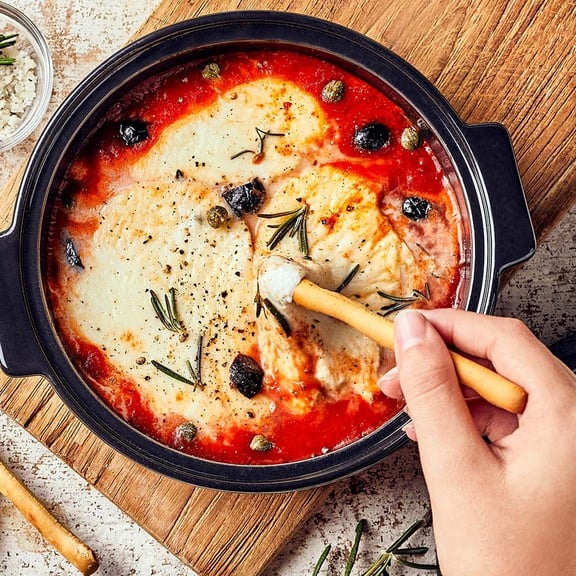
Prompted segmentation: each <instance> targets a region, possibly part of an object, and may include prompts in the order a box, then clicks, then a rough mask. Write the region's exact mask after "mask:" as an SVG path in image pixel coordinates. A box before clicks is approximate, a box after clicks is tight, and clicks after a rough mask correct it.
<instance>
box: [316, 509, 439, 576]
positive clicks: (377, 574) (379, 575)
mask: <svg viewBox="0 0 576 576" xmlns="http://www.w3.org/2000/svg"><path fill="white" fill-rule="evenodd" d="M430 521H431V515H430V513H428V514H426V515H425V516H424V518H422V519H420V520H417V521H416V522H414V523H412V524H411V525H410V526H409V527H408V528H407V529H406V530H405V531H404V532H403V533H402V534H401V536H400V537H399V538H397V539H396V540H395V541H394V542H393V543H392V544H391V545H390V546H388V548H386V550H384V552H382V553H381V554H380V556H379V557H378V558H377V559H376V561H375V562H374V563H372V564H371V565H370V566H369V567H368V569H367V570H366V571H364V572H362V576H389V572H388V568H389V567H390V566H391V565H392V564H393V563H397V564H401V565H403V566H406V567H408V568H414V569H416V570H425V571H438V566H437V565H436V564H428V563H420V562H414V561H412V560H409V559H408V558H405V556H422V555H424V554H426V553H427V552H428V547H426V546H415V547H408V548H403V547H402V545H403V544H404V543H405V542H406V541H407V540H408V539H409V538H411V537H412V536H413V535H414V534H415V533H416V532H418V530H420V529H421V528H424V527H426V526H429V525H430ZM365 527H366V520H364V519H362V520H360V521H359V522H358V524H357V525H356V535H355V538H354V543H353V545H352V549H351V550H350V554H349V556H348V561H347V563H346V567H345V569H344V576H350V575H351V574H352V570H353V568H354V565H355V563H356V557H357V555H358V548H359V546H360V539H361V538H362V534H363V532H364V529H365ZM330 550H331V546H330V545H328V546H326V548H324V550H323V552H322V554H321V556H320V558H319V559H318V561H317V562H316V565H315V566H314V572H313V573H312V576H318V574H319V573H320V569H321V567H322V565H323V564H324V562H325V561H326V559H327V557H328V554H329V552H330Z"/></svg>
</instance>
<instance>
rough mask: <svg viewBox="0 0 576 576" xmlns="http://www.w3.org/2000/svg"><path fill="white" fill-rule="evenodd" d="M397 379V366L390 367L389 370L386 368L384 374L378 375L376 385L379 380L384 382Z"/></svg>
mask: <svg viewBox="0 0 576 576" xmlns="http://www.w3.org/2000/svg"><path fill="white" fill-rule="evenodd" d="M397 379H398V367H397V366H394V367H393V368H390V370H388V372H386V374H382V376H380V378H379V379H378V386H380V382H383V383H386V382H390V381H392V380H397Z"/></svg>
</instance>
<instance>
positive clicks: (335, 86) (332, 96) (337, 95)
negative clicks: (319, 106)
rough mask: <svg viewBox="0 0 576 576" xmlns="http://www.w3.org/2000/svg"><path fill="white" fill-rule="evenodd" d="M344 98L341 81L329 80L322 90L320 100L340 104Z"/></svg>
mask: <svg viewBox="0 0 576 576" xmlns="http://www.w3.org/2000/svg"><path fill="white" fill-rule="evenodd" d="M343 97H344V82H342V80H330V82H328V84H326V85H325V86H324V88H322V100H323V101H324V102H331V103H335V102H340V100H342V98H343Z"/></svg>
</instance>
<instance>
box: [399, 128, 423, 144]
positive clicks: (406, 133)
mask: <svg viewBox="0 0 576 576" xmlns="http://www.w3.org/2000/svg"><path fill="white" fill-rule="evenodd" d="M400 144H401V145H402V148H404V149H405V150H416V148H418V146H420V144H421V138H420V131H419V130H418V128H416V127H415V126H408V128H404V130H403V131H402V135H401V136H400Z"/></svg>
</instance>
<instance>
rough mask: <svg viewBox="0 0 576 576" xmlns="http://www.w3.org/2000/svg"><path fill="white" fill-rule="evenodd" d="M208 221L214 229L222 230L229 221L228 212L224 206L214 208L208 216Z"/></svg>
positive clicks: (209, 211)
mask: <svg viewBox="0 0 576 576" xmlns="http://www.w3.org/2000/svg"><path fill="white" fill-rule="evenodd" d="M206 220H207V221H208V224H210V226H212V228H220V226H223V225H224V224H225V223H226V221H227V220H228V210H226V208H224V206H212V208H210V210H208V212H207V214H206Z"/></svg>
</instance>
